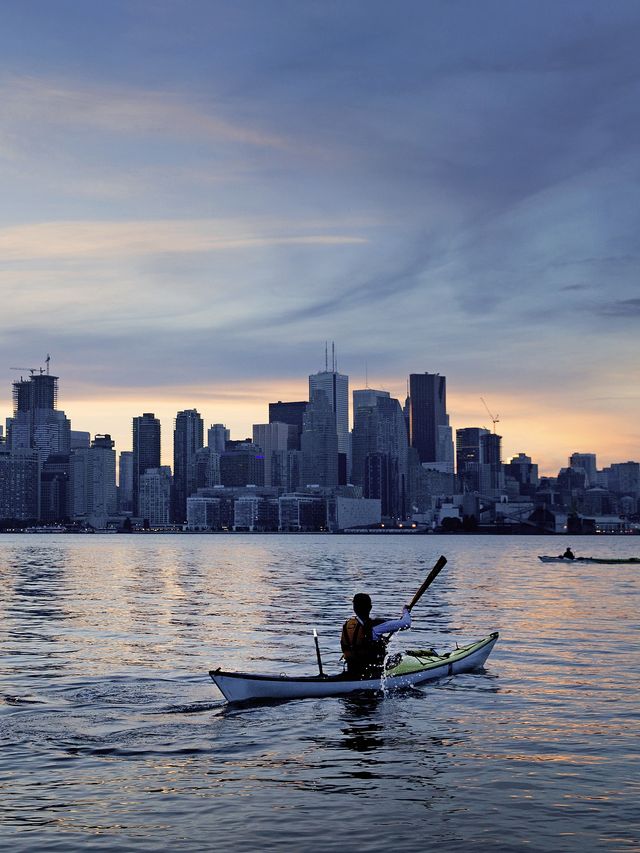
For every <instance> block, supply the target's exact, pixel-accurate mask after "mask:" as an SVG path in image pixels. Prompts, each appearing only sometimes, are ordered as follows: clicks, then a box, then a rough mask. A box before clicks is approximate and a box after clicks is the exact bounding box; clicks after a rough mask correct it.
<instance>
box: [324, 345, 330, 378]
mask: <svg viewBox="0 0 640 853" xmlns="http://www.w3.org/2000/svg"><path fill="white" fill-rule="evenodd" d="M324 372H325V373H328V372H329V342H328V341H325V342H324Z"/></svg>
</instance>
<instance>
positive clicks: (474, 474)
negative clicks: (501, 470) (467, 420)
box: [456, 427, 489, 492]
mask: <svg viewBox="0 0 640 853" xmlns="http://www.w3.org/2000/svg"><path fill="white" fill-rule="evenodd" d="M488 434H489V430H488V429H486V428H485V427H464V428H463V429H457V430H456V474H457V475H458V487H459V489H460V491H461V492H479V491H480V466H481V465H482V463H483V461H484V460H483V458H482V448H481V444H480V439H481V437H482V436H483V435H488Z"/></svg>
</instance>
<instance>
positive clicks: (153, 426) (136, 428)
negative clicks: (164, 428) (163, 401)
mask: <svg viewBox="0 0 640 853" xmlns="http://www.w3.org/2000/svg"><path fill="white" fill-rule="evenodd" d="M159 467H160V421H159V420H158V418H156V416H155V415H154V414H153V412H145V413H144V414H143V415H142V416H141V417H137V418H134V419H133V514H134V515H138V514H139V508H140V507H139V496H140V477H141V476H142V474H144V472H145V471H146V470H147V469H149V468H159Z"/></svg>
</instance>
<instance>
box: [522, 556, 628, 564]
mask: <svg viewBox="0 0 640 853" xmlns="http://www.w3.org/2000/svg"><path fill="white" fill-rule="evenodd" d="M538 559H539V560H542V562H543V563H606V564H611V565H618V564H620V565H623V564H626V563H640V557H574V558H573V559H570V558H568V557H540V556H539V557H538Z"/></svg>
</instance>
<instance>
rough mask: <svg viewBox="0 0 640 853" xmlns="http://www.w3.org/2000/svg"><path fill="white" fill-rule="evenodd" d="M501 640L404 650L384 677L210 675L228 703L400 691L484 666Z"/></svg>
mask: <svg viewBox="0 0 640 853" xmlns="http://www.w3.org/2000/svg"><path fill="white" fill-rule="evenodd" d="M497 639H498V632H497V631H495V632H494V633H493V634H490V635H489V636H488V637H485V638H484V639H482V640H479V641H478V642H476V643H470V644H469V645H467V646H461V647H460V648H457V649H455V650H453V651H451V652H446V653H445V654H442V655H439V654H437V653H436V652H434V650H433V649H427V650H417V651H416V650H413V651H408V652H405V653H404V654H403V655H402V659H401V660H400V662H399V663H396V664H395V665H394V666H392V667H391V668H390V669H388V670H387V671H386V672H385V674H384V675H383V676H382V677H381V678H371V679H365V680H354V679H350V678H349V677H348V676H345V675H343V674H340V675H327V676H324V677H322V676H319V675H308V676H293V675H291V676H289V675H256V674H254V673H249V672H225V671H223V670H222V669H220V668H218V669H213V670H210V672H209V675H210V676H211V678H212V679H213V681H214V683H215V685H216V686H217V688H218V689H219V690H220V692H221V693H222V695H223V696H224V698H225V699H226V700H227V702H247V701H260V700H265V699H310V698H319V697H322V696H342V695H344V694H346V693H354V692H357V691H361V690H366V691H380V690H397V689H398V688H403V687H412V686H413V685H416V684H423V683H424V682H426V681H433V680H434V679H437V678H442V677H443V676H448V675H456V674H457V673H459V672H469V671H471V670H473V669H478V668H479V667H481V666H483V664H484V663H485V661H486V660H487V658H488V657H489V655H490V654H491V650H492V649H493V647H494V645H495V644H496V641H497Z"/></svg>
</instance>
